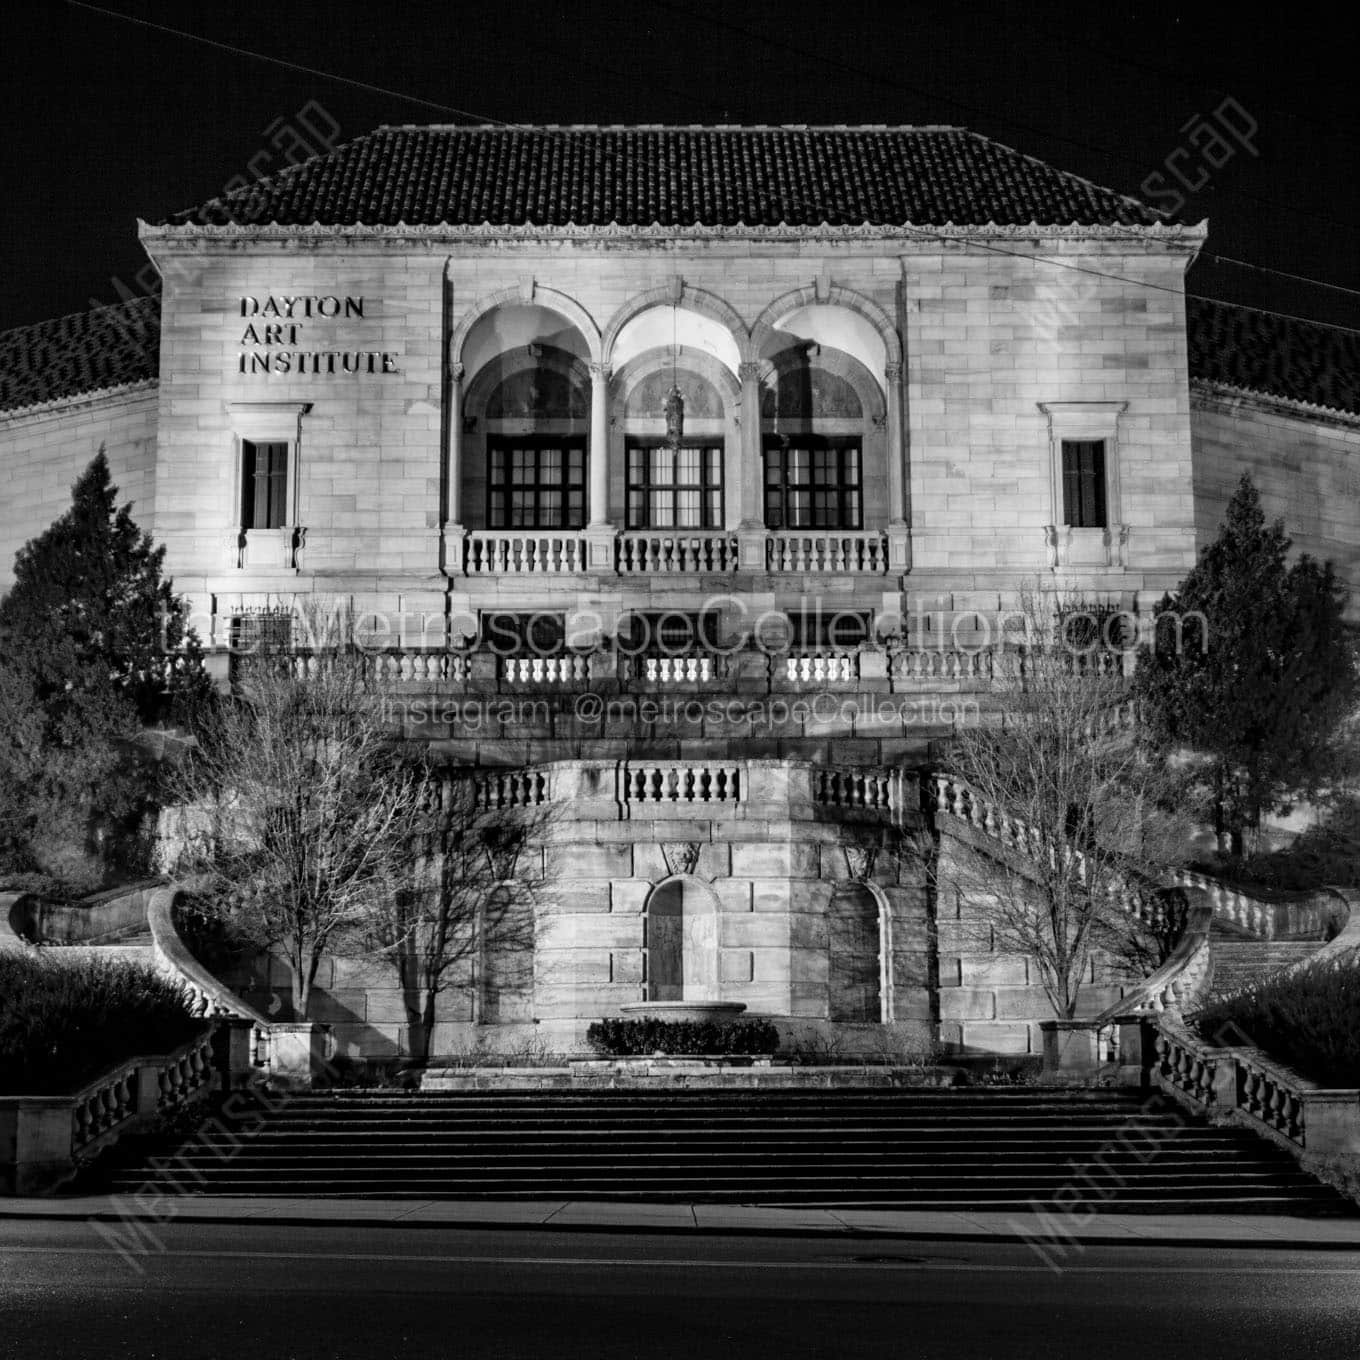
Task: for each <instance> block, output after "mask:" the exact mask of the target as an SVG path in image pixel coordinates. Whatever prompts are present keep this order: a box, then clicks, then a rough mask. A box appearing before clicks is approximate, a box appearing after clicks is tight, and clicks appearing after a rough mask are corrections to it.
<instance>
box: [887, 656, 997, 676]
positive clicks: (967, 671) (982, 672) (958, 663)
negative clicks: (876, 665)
mask: <svg viewBox="0 0 1360 1360" xmlns="http://www.w3.org/2000/svg"><path fill="white" fill-rule="evenodd" d="M995 669H996V657H995V653H994V652H993V651H992V650H991V649H989V648H978V649H976V650H969V649H967V648H954V649H952V650H945V649H944V648H938V649H931V648H925V647H907V648H902V649H900V650H896V651H893V652H891V653H890V660H889V668H888V673H889V675H890V676H891V678H892V679H893V681H895V682H896V681H903V682H910V683H914V684H922V683H932V682H933V683H939V682H941V681H944V682H958V681H970V680H971V681H987V682H990V681H991V680H992V678H993V676H994V674H995Z"/></svg>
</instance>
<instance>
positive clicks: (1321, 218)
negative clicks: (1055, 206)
mask: <svg viewBox="0 0 1360 1360" xmlns="http://www.w3.org/2000/svg"><path fill="white" fill-rule="evenodd" d="M651 3H652V4H653V5H654V6H656V7H657V8H659V9H664V10H667V11H669V12H670V13H672V14H676V15H680V16H683V17H685V18H686V19H693V17H694V16H693V14H692V13H691V12H690V11H688V10H686V9H685V8H684V7H683V6H681V5H678V4H672V3H669V0H651ZM703 15H704V22H705V23H707V24H716V25H718V26H719V27H722V28H726V29H728V30H729V31H730V32H733V33H739V34H741V35H742V36H743V37H745V38H750V39H753V40H754V41H756V42H759V43H761V44H762V45H764V46H766V47H776V48H779V49H780V50H782V51H784V52H788V53H789V54H790V55H792V56H795V57H799V58H801V59H802V60H805V61H817V62H820V63H821V64H822V65H823V66H829V67H832V68H834V69H836V70H839V71H844V72H845V73H846V74H848V75H853V76H857V77H859V78H860V79H862V80H868V81H871V82H873V83H874V84H877V85H881V86H883V87H885V88H886V89H889V90H905V91H907V92H909V93H911V94H915V95H918V96H921V97H923V98H926V99H929V100H931V101H932V102H934V103H938V104H948V105H951V106H952V107H954V108H956V109H962V110H963V111H964V112H965V113H972V114H979V115H980V116H981V117H983V118H985V119H988V120H990V121H993V122H999V123H1002V124H1004V125H1005V126H1007V127H1010V128H1018V129H1020V130H1021V131H1023V132H1028V133H1032V134H1033V135H1034V136H1036V137H1043V138H1046V139H1047V140H1049V141H1056V142H1061V143H1063V144H1064V145H1067V146H1077V147H1081V148H1082V149H1083V150H1085V151H1090V152H1094V153H1095V154H1097V155H1099V156H1103V157H1106V158H1108V159H1113V160H1118V161H1123V162H1124V163H1125V164H1126V165H1131V166H1133V167H1134V168H1135V169H1139V170H1147V169H1148V166H1147V163H1146V162H1145V161H1141V160H1138V159H1136V158H1135V157H1133V156H1130V155H1128V154H1127V153H1126V152H1122V151H1114V150H1111V149H1110V148H1109V147H1104V146H1099V145H1097V144H1096V143H1094V142H1086V141H1082V140H1081V139H1080V138H1077V137H1068V136H1064V135H1063V134H1062V133H1058V132H1048V131H1046V130H1045V129H1043V128H1041V127H1038V126H1036V125H1035V124H1033V123H1023V122H1020V121H1018V120H1017V119H1015V118H1008V117H1007V116H1006V115H1005V114H1004V113H1000V114H999V113H995V112H992V111H991V110H988V109H983V108H979V107H978V106H977V105H976V104H968V103H965V102H964V101H963V100H961V99H956V98H954V97H952V96H951V95H947V94H941V93H939V92H937V91H935V90H929V89H926V88H925V87H924V86H920V85H913V84H910V83H909V82H907V81H904V80H899V79H890V78H889V77H887V76H882V75H879V74H878V73H876V72H874V71H869V70H866V69H865V68H864V67H862V66H857V65H855V64H854V63H853V62H848V61H842V60H840V59H838V58H835V57H831V56H828V55H827V54H826V53H825V52H821V51H810V50H808V49H807V48H804V47H797V46H795V45H794V44H793V43H790V42H786V41H783V40H782V39H779V38H775V37H772V36H771V35H770V34H769V33H757V32H754V31H753V30H751V29H749V28H744V27H742V25H741V24H737V23H734V22H732V20H730V19H727V18H725V17H721V16H720V15H718V14H717V13H716V12H715V11H714V10H713V9H711V8H705V9H704V11H703ZM1145 178H1146V176H1145ZM1224 192H1225V193H1228V194H1230V195H1233V196H1234V197H1237V198H1243V199H1246V200H1248V201H1249V202H1252V203H1259V204H1262V205H1264V206H1266V207H1269V208H1279V209H1282V210H1283V211H1285V212H1288V213H1292V214H1294V215H1296V216H1299V217H1309V218H1312V219H1313V220H1314V221H1318V222H1327V223H1329V224H1330V225H1332V226H1335V227H1343V228H1344V229H1345V230H1347V231H1360V224H1357V223H1355V222H1343V221H1341V220H1340V219H1339V218H1336V217H1328V216H1327V215H1326V214H1325V213H1317V212H1311V211H1309V210H1308V209H1307V208H1300V207H1298V206H1296V205H1294V204H1290V203H1284V202H1281V201H1280V200H1278V199H1273V198H1265V197H1263V196H1261V195H1259V194H1252V193H1248V192H1247V191H1246V190H1245V189H1233V188H1231V187H1226V186H1225V188H1224ZM1126 197H1129V198H1132V197H1133V195H1132V194H1129V195H1126Z"/></svg>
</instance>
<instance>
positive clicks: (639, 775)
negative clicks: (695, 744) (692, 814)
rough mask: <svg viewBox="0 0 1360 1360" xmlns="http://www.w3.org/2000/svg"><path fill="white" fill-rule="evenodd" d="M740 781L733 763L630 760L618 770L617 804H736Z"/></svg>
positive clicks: (740, 792)
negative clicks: (658, 762) (635, 761)
mask: <svg viewBox="0 0 1360 1360" xmlns="http://www.w3.org/2000/svg"><path fill="white" fill-rule="evenodd" d="M742 782H743V781H742V767H741V766H740V765H737V764H709V763H707V762H702V763H698V764H690V763H684V762H680V763H664V764H652V763H642V762H638V763H634V762H631V761H630V762H626V763H624V764H622V765H620V766H619V769H618V801H619V802H620V803H621V804H627V803H644V804H660V805H662V806H666V805H670V806H673V807H674V806H684V807H692V806H695V805H696V804H697V805H703V804H705V803H738V802H740V801H741V799H742Z"/></svg>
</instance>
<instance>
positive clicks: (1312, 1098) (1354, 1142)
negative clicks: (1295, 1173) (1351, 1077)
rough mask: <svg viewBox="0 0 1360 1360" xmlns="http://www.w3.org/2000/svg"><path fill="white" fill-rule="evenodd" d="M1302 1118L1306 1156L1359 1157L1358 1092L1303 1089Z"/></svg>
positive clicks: (1359, 1094)
mask: <svg viewBox="0 0 1360 1360" xmlns="http://www.w3.org/2000/svg"><path fill="white" fill-rule="evenodd" d="M1303 1120H1304V1123H1303V1128H1304V1150H1305V1151H1306V1152H1307V1153H1308V1155H1309V1156H1310V1157H1345V1158H1351V1159H1360V1092H1357V1091H1344V1090H1343V1091H1305V1092H1304V1093H1303Z"/></svg>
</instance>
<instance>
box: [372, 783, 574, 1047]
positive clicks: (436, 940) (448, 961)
mask: <svg viewBox="0 0 1360 1360" xmlns="http://www.w3.org/2000/svg"><path fill="white" fill-rule="evenodd" d="M422 791H423V796H422V800H421V807H420V811H419V814H418V817H417V820H416V823H415V827H416V833H417V834H416V836H415V837H414V838H413V842H412V851H413V855H412V859H411V863H410V872H409V873H408V874H407V876H406V877H405V878H404V880H403V881H402V883H401V884H400V885H399V887H398V890H397V891H396V892H394V893H392V894H390V895H389V896H387V897H386V898H384V899H383V900H382V902H381V903H380V904H378V908H377V910H376V911H375V912H374V913H373V915H372V917H371V918H370V923H369V926H370V932H371V940H372V943H373V945H374V946H376V948H377V949H378V950H379V952H381V953H382V954H383V955H384V956H385V957H386V958H387V959H389V960H390V961H391V963H392V965H393V966H394V967H395V968H396V970H397V975H398V977H399V978H400V981H401V987H402V991H403V993H404V994H405V997H406V1007H407V1016H408V1021H409V1027H410V1043H411V1056H412V1058H414V1059H415V1060H416V1061H417V1062H423V1061H426V1060H428V1058H429V1057H430V1054H431V1049H432V1044H433V1039H434V1031H435V1024H436V1021H437V1019H438V1012H439V1000H440V997H441V995H442V994H443V993H445V992H446V991H449V990H453V989H458V988H464V989H466V990H467V991H468V992H469V994H470V1000H471V1013H472V1018H473V1020H474V1021H478V1022H494V1021H497V1020H511V1019H515V1018H519V1017H518V1015H517V1011H516V1003H518V1009H519V1010H520V1011H522V1012H523V1018H527V1015H528V1002H529V988H530V986H531V984H532V980H533V946H534V907H535V902H536V898H537V891H538V886H539V884H540V883H541V881H542V858H541V853H542V849H543V846H544V841H545V837H546V832H547V829H548V824H549V820H550V814H549V807H550V805H549V804H548V803H547V802H545V801H543V799H544V796H545V792H546V785H545V777H544V776H543V775H541V774H538V773H536V772H534V771H531V770H524V771H521V770H515V771H510V770H489V771H488V770H483V771H476V770H471V769H461V770H453V771H446V772H440V771H437V770H430V769H427V770H426V772H425V774H424V776H423V779H422ZM507 795H508V796H507Z"/></svg>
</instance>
